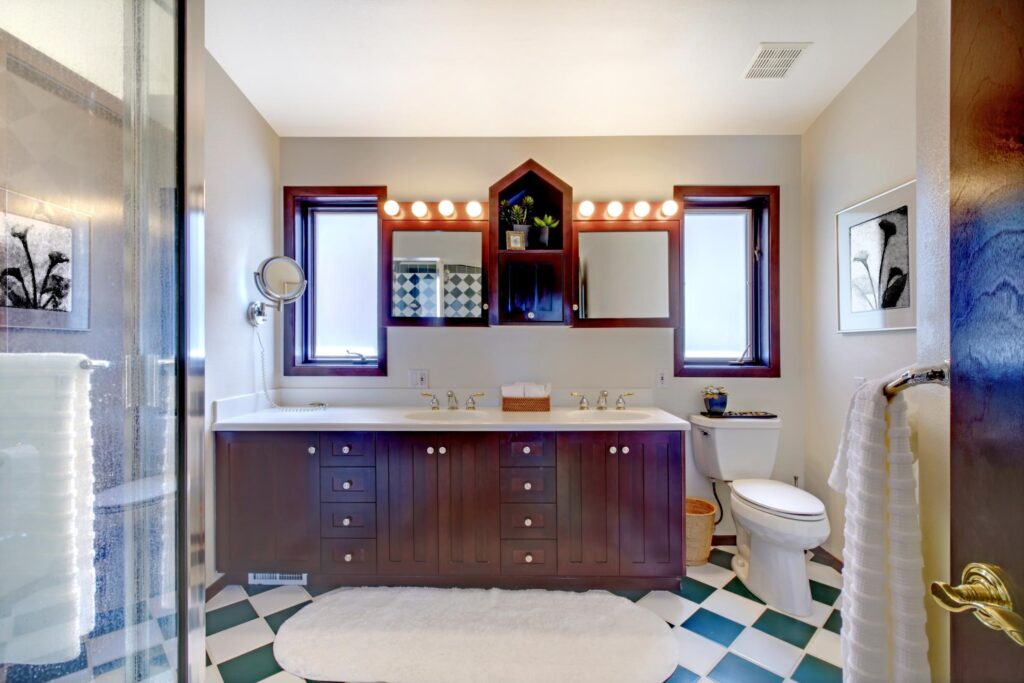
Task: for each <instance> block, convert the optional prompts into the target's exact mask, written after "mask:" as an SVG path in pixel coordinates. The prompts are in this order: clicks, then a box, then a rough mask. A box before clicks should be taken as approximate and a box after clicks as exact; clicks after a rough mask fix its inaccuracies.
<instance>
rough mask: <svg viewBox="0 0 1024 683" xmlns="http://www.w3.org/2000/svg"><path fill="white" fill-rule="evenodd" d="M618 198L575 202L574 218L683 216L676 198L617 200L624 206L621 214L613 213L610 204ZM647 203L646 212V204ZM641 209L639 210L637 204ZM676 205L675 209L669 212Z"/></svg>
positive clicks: (607, 219) (645, 219)
mask: <svg viewBox="0 0 1024 683" xmlns="http://www.w3.org/2000/svg"><path fill="white" fill-rule="evenodd" d="M616 201H617V200H612V201H607V202H596V201H591V200H583V201H579V202H576V203H574V204H573V210H572V215H573V220H577V221H667V220H678V219H680V218H682V211H681V210H680V206H679V204H678V202H675V201H674V200H660V199H659V200H642V199H638V200H637V201H631V202H625V201H617V203H618V204H620V205H621V206H622V211H621V213H619V215H617V216H615V215H612V214H613V211H610V210H609V206H610V205H612V204H615V203H616ZM645 204H646V213H645V212H644V206H643V205H645ZM638 205H640V209H639V210H637V206H638ZM673 205H674V211H671V212H668V210H670V209H672V208H673Z"/></svg>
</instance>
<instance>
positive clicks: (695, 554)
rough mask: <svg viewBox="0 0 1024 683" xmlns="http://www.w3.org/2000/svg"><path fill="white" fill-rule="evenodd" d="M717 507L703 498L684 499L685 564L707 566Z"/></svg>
mask: <svg viewBox="0 0 1024 683" xmlns="http://www.w3.org/2000/svg"><path fill="white" fill-rule="evenodd" d="M716 516H718V507H717V506H716V505H715V504H714V503H712V502H711V501H710V500H704V499H703V498H687V499H686V564H688V565H694V564H707V562H708V556H710V555H711V537H712V536H713V535H714V533H715V517H716Z"/></svg>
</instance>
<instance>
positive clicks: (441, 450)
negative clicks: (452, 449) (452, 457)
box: [437, 446, 448, 455]
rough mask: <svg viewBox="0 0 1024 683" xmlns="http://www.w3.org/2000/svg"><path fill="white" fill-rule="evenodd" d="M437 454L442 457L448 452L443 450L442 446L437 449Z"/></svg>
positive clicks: (445, 449)
mask: <svg viewBox="0 0 1024 683" xmlns="http://www.w3.org/2000/svg"><path fill="white" fill-rule="evenodd" d="M437 452H438V453H440V454H441V455H444V454H445V453H447V452H448V449H447V448H445V447H444V446H441V447H440V448H438V449H437Z"/></svg>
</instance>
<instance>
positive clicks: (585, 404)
mask: <svg viewBox="0 0 1024 683" xmlns="http://www.w3.org/2000/svg"><path fill="white" fill-rule="evenodd" d="M569 395H570V396H572V397H573V398H578V399H579V400H580V410H590V401H588V400H587V397H586V396H584V395H583V394H581V393H580V392H578V391H574V392H572V393H570V394H569Z"/></svg>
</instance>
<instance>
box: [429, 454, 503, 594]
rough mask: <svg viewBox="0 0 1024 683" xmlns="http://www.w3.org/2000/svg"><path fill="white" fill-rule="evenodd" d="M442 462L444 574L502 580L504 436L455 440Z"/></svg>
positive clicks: (440, 559)
mask: <svg viewBox="0 0 1024 683" xmlns="http://www.w3.org/2000/svg"><path fill="white" fill-rule="evenodd" d="M449 443H450V446H449V447H448V448H446V451H447V452H445V453H440V454H438V456H437V469H438V473H437V481H438V485H437V520H438V535H437V541H438V543H437V545H438V572H439V573H441V574H497V573H498V572H499V570H500V568H501V563H500V559H501V553H500V551H501V548H500V544H499V539H500V535H499V531H500V520H499V503H498V436H497V434H479V435H476V434H468V435H459V436H453V437H452V438H451V439H450V441H449Z"/></svg>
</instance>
